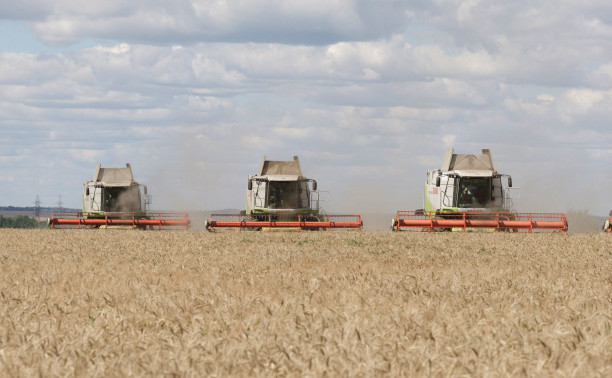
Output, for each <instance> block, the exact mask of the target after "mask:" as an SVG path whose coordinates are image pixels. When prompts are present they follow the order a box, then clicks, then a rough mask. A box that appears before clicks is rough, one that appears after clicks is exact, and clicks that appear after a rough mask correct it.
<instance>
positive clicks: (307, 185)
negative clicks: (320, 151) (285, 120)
mask: <svg viewBox="0 0 612 378" xmlns="http://www.w3.org/2000/svg"><path fill="white" fill-rule="evenodd" d="M319 203H320V201H319V192H318V190H317V182H316V181H315V180H313V179H309V178H307V177H304V175H303V174H302V168H301V167H300V160H299V158H298V157H297V156H294V157H293V160H287V161H284V160H267V159H266V157H265V156H264V157H263V159H262V161H261V164H260V166H259V171H258V172H257V174H255V175H249V177H248V184H247V191H246V210H244V211H242V212H241V213H240V214H212V215H211V216H210V219H209V220H208V221H207V222H206V228H207V229H208V230H210V231H212V230H213V229H215V228H224V227H225V228H236V229H240V230H262V229H267V230H272V229H275V228H284V229H298V230H317V229H328V230H330V229H332V228H333V229H336V228H353V229H357V230H361V227H362V222H361V216H359V215H330V214H322V212H321V210H320V208H319Z"/></svg>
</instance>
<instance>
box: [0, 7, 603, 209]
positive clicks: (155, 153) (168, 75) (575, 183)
mask: <svg viewBox="0 0 612 378" xmlns="http://www.w3.org/2000/svg"><path fill="white" fill-rule="evenodd" d="M611 122H612V3H610V2H609V1H605V0H581V1H576V0H573V1H567V0H542V1H521V0H519V1H511V2H501V1H486V0H448V1H445V0H436V1H425V0H418V1H402V0H369V1H365V0H291V1H286V0H248V1H247V0H231V1H229V0H228V1H225V0H155V1H149V0H132V1H123V0H106V1H103V2H101V1H95V2H94V1H87V0H85V1H83V0H80V1H76V0H55V1H48V0H19V1H17V0H6V1H2V2H1V3H0V205H4V206H6V205H15V206H29V205H31V204H32V203H33V202H34V200H35V199H36V195H39V196H40V199H41V201H42V202H43V206H53V205H55V203H57V201H58V198H59V196H60V195H61V198H62V201H63V202H64V205H65V206H70V207H80V201H81V189H82V182H83V181H84V180H89V179H91V177H92V176H93V174H94V169H95V165H96V164H97V163H102V165H103V166H107V167H112V166H123V165H124V164H125V163H126V162H130V163H131V164H132V168H133V170H134V173H135V176H136V178H137V180H138V181H140V182H141V183H144V184H147V185H148V187H149V192H150V193H151V194H153V200H154V206H153V207H154V208H164V209H173V210H179V209H221V208H243V207H244V191H245V189H246V178H247V175H248V174H253V173H255V172H256V171H257V168H258V166H259V162H260V160H261V158H262V156H263V155H264V154H265V155H267V156H268V157H269V158H272V159H278V160H290V159H291V158H292V156H293V155H299V156H300V160H301V162H302V169H303V171H304V173H305V174H306V175H307V176H310V177H312V178H316V179H317V181H318V182H319V188H320V189H322V190H329V192H330V196H329V202H328V203H327V204H326V208H327V209H328V211H341V212H371V211H376V210H380V211H394V210H409V209H415V208H419V207H421V206H422V196H423V195H422V191H423V182H424V179H425V173H426V171H427V169H433V168H438V167H440V166H441V163H442V159H443V155H444V151H445V149H446V148H448V147H454V148H455V151H456V152H458V153H470V152H475V153H478V152H480V150H481V148H490V149H491V151H492V154H493V159H494V163H495V165H496V168H497V169H498V170H499V171H501V172H503V173H507V174H511V175H512V176H513V181H514V185H515V186H516V187H520V188H521V190H520V197H519V198H518V199H517V200H515V201H514V205H515V208H516V209H517V210H521V211H567V210H569V209H580V210H584V209H588V210H589V211H590V212H591V213H594V214H607V213H608V211H609V210H610V209H611V208H612V194H611V193H612V191H611V190H610V188H612V127H611Z"/></svg>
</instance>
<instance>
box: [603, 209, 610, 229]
mask: <svg viewBox="0 0 612 378" xmlns="http://www.w3.org/2000/svg"><path fill="white" fill-rule="evenodd" d="M609 216H610V217H609V218H608V219H606V221H605V222H604V225H603V227H602V229H603V232H612V210H610V214H609Z"/></svg>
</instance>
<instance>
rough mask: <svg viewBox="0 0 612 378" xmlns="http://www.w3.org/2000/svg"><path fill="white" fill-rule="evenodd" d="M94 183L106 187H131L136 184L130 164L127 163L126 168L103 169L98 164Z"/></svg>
mask: <svg viewBox="0 0 612 378" xmlns="http://www.w3.org/2000/svg"><path fill="white" fill-rule="evenodd" d="M93 181H94V182H98V183H100V184H102V185H104V186H130V185H132V184H133V183H134V175H133V174H132V167H131V166H130V163H126V164H125V168H102V167H101V164H98V165H97V167H96V173H95V174H94V178H93Z"/></svg>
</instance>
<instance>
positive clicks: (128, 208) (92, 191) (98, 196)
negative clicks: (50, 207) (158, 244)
mask: <svg viewBox="0 0 612 378" xmlns="http://www.w3.org/2000/svg"><path fill="white" fill-rule="evenodd" d="M149 204H150V196H149V195H148V194H147V187H146V186H144V185H140V184H138V183H137V182H135V181H134V176H133V174H132V167H131V166H130V164H129V163H128V164H126V166H125V168H102V167H101V166H100V164H98V166H97V167H96V173H95V175H94V178H93V180H91V181H87V182H84V183H83V212H65V211H63V212H56V213H53V214H51V218H49V219H48V222H47V223H48V225H49V227H50V228H56V227H72V228H74V227H78V228H82V227H83V228H138V229H147V228H150V229H155V228H157V229H158V230H161V229H162V228H164V229H167V228H172V229H174V228H185V229H189V215H188V214H187V213H170V212H150V211H148V207H149Z"/></svg>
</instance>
